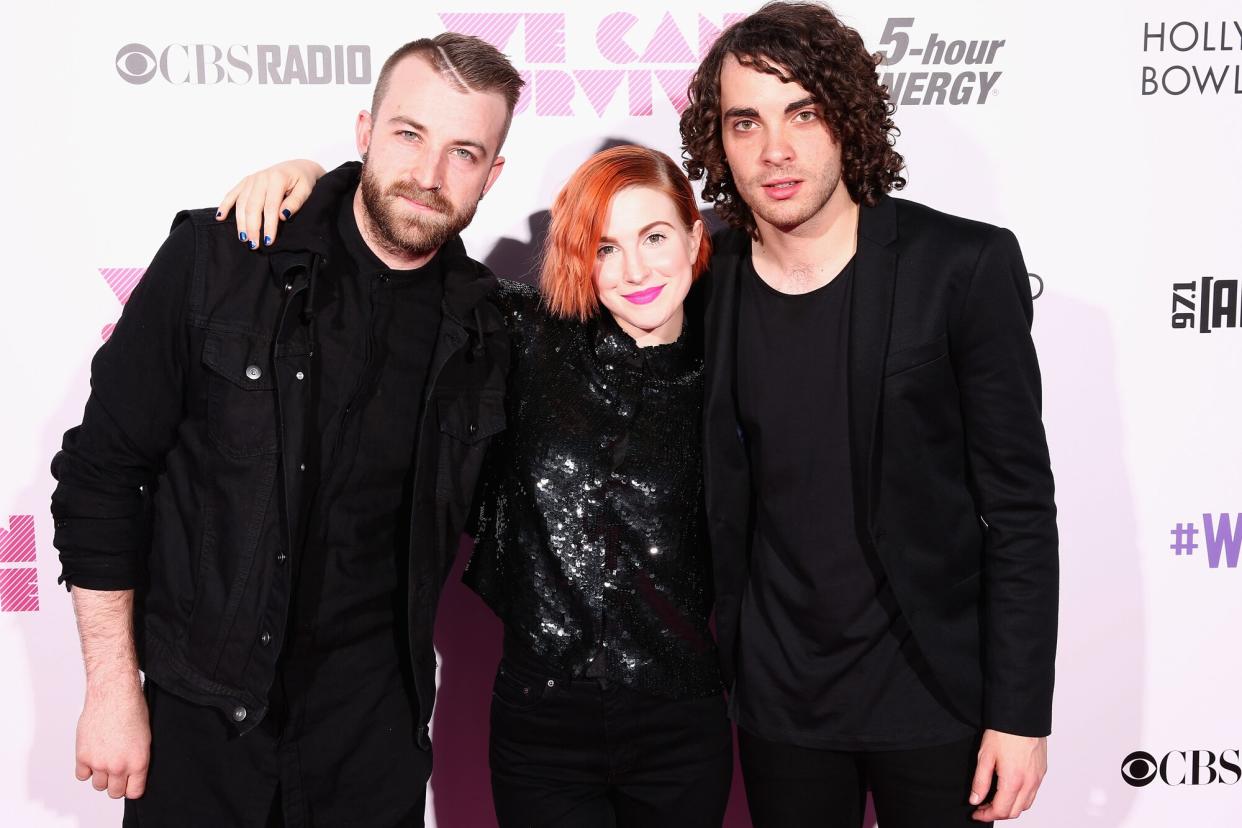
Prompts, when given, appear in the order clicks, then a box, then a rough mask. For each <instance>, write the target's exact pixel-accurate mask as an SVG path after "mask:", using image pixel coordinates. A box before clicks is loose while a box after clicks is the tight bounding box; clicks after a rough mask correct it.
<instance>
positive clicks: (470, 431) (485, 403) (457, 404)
mask: <svg viewBox="0 0 1242 828" xmlns="http://www.w3.org/2000/svg"><path fill="white" fill-rule="evenodd" d="M436 415H437V416H438V418H439V420H440V431H441V432H442V433H443V434H446V435H448V436H450V437H452V438H454V440H455V441H457V442H461V443H465V444H467V445H468V446H469V445H474V444H477V443H480V442H483V441H484V440H486V439H487V438H488V437H492V436H494V435H496V434H499V433H500V432H502V431H504V429H505V403H504V398H503V397H502V396H500V395H499V394H497V395H495V396H494V397H493V396H490V395H489V396H484V397H470V396H464V397H455V398H452V399H439V400H436Z"/></svg>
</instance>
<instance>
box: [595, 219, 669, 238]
mask: <svg viewBox="0 0 1242 828" xmlns="http://www.w3.org/2000/svg"><path fill="white" fill-rule="evenodd" d="M661 224H663V225H665V226H666V227H672V226H673V225H671V224H669V223H668V222H667V221H665V220H664V219H660V220H658V221H653V222H651V223H650V224H647V225H644V227H643V229H641V230H639V231H638V235H640V236H641V235H642V234H643V233H646V232H647V231H648V230H650V229H651V228H652V227H656V226H658V225H661ZM599 240H600V241H602V242H612V243H613V244H616V241H617V240H616V239H614V238H613V237H612V236H600V237H599Z"/></svg>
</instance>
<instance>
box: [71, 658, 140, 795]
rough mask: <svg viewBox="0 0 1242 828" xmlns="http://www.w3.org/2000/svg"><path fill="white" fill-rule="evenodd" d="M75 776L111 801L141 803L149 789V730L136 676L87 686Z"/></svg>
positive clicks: (79, 729)
mask: <svg viewBox="0 0 1242 828" xmlns="http://www.w3.org/2000/svg"><path fill="white" fill-rule="evenodd" d="M76 755H77V772H76V774H77V777H78V779H80V780H82V781H86V780H87V779H90V780H91V785H92V786H94V788H95V790H97V791H103V790H106V791H107V792H108V796H110V797H112V798H113V799H120V798H121V797H122V796H124V797H126V798H127V799H137V798H138V797H140V796H142V794H143V791H145V790H146V787H147V764H148V761H149V759H150V756H151V725H150V723H149V721H148V719H147V702H146V699H144V698H143V696H142V688H141V687H140V686H139V685H138V676H137V673H135V674H134V675H133V676H132V677H121V676H118V677H117V678H116V679H113V680H109V681H106V682H103V683H102V686H89V687H87V690H86V703H85V704H84V705H83V706H82V716H81V718H79V719H78V736H77V748H76Z"/></svg>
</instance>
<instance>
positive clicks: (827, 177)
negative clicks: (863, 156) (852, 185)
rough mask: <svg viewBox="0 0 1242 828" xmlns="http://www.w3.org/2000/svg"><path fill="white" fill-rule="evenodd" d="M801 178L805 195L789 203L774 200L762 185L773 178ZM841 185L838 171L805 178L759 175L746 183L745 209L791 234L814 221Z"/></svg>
mask: <svg viewBox="0 0 1242 828" xmlns="http://www.w3.org/2000/svg"><path fill="white" fill-rule="evenodd" d="M784 177H789V178H800V179H802V192H800V193H799V194H798V195H797V196H796V197H795V198H793V199H790V200H789V201H772V200H771V199H769V198H768V197H767V194H766V193H764V191H763V182H764V181H767V180H770V179H772V178H784ZM840 184H841V173H840V172H839V171H836V172H832V171H825V172H824V173H821V174H819V175H811V176H802V175H798V174H796V173H795V172H793V171H790V172H785V171H783V170H782V171H781V172H780V173H778V174H776V175H771V174H767V175H763V176H757V177H755V178H753V179H751V180H750V181H748V182H747V183H746V190H747V191H748V192H747V194H748V195H750V198H743V199H742V200H743V201H745V202H746V206H747V207H749V208H750V209H751V212H753V213H754V214H755V216H756V217H758V218H761V219H763V220H764V221H765V222H767V223H768V224H770V225H772V226H773V227H775V228H777V229H778V230H782V231H790V230H793V229H794V228H796V227H799V226H801V225H802V224H804V223H806V222H807V221H809V220H810V219H812V218H814V217H815V216H816V215H817V214H818V213H819V212H820V211H821V210H823V209H824V205H826V204H827V203H828V201H829V200H830V199H831V198H832V194H833V193H834V192H836V189H837V187H838V186H839V185H840Z"/></svg>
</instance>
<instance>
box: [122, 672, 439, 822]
mask: <svg viewBox="0 0 1242 828" xmlns="http://www.w3.org/2000/svg"><path fill="white" fill-rule="evenodd" d="M347 667H348V665H347V664H342V665H341V669H347ZM326 680H327V679H326V678H325V677H319V680H318V682H317V683H316V684H314V685H308V686H306V687H303V688H299V692H297V693H296V694H295V695H293V696H292V697H290V696H287V695H286V694H285V693H283V692H282V691H281V690H280V689H279V687H278V688H274V691H273V695H274V696H276V697H277V698H274V699H273V703H272V707H271V712H270V713H269V715H268V717H267V718H266V719H264V720H263V721H262V722H260V723H259V725H258V726H257V727H255V728H254V729H253V730H251V731H250V732H249V733H247V734H245V735H244V736H239V735H237V733H236V732H235V731H234V730H233V728H232V727H231V726H230V725H229V723H228V722H226V721H225V720H224V717H223V716H221V715H220V713H219V711H217V710H215V709H214V708H211V707H202V706H200V705H196V704H193V703H191V702H188V701H186V700H184V699H182V698H180V697H178V696H176V695H174V694H172V693H169V692H168V691H166V690H163V689H161V688H160V687H157V686H156V685H155V684H154V683H153V682H152V681H150V680H149V679H148V680H147V684H146V697H147V706H148V708H149V711H150V717H151V766H150V771H149V773H148V776H147V791H146V793H145V794H144V795H143V796H142V797H141V798H140V799H127V800H125V817H124V822H123V825H124V826H125V828H222V826H228V827H229V828H308V827H309V826H312V825H326V826H334V828H335V826H365V827H366V828H411V826H421V825H422V824H423V809H424V805H425V802H426V795H427V794H426V785H427V779H428V778H429V777H430V776H431V752H430V751H424V750H421V749H419V748H418V746H417V745H416V744H415V734H414V722H415V721H416V720H417V711H416V709H415V710H414V711H413V712H411V710H410V702H408V701H407V700H406V698H405V693H404V691H403V690H401V689H400V684H399V682H398V683H397V685H396V688H397V689H396V691H395V692H386V691H384V692H376V693H373V694H370V695H367V696H366V698H365V701H360V703H359V704H358V705H357V706H356V708H355V706H352V705H350V704H347V703H346V704H337V703H336V699H335V698H334V697H333V696H332V695H331V694H328V695H327V696H325V695H324V694H323V693H321V692H320V691H321V690H322V689H324V687H323V685H324V682H325V681H326ZM278 681H279V680H278ZM377 684H380V685H383V682H377ZM328 689H331V688H328ZM358 695H362V694H361V693H359V694H358ZM380 722H383V723H386V725H381V724H379V723H380Z"/></svg>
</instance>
